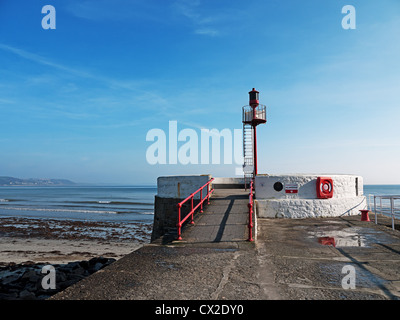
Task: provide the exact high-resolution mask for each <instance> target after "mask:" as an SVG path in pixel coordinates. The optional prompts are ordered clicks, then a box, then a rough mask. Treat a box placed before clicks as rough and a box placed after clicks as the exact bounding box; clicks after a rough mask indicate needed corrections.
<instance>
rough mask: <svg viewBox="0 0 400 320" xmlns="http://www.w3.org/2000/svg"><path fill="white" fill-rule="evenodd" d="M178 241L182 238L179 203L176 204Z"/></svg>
mask: <svg viewBox="0 0 400 320" xmlns="http://www.w3.org/2000/svg"><path fill="white" fill-rule="evenodd" d="M177 206H178V225H177V227H178V238H177V239H178V240H182V236H181V228H182V224H181V208H182V205H181V204H180V203H178V205H177Z"/></svg>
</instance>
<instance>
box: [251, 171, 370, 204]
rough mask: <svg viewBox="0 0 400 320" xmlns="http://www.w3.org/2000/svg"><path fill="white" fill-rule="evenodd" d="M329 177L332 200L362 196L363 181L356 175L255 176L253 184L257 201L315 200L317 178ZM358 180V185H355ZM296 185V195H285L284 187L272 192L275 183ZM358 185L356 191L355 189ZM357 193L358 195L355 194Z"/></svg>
mask: <svg viewBox="0 0 400 320" xmlns="http://www.w3.org/2000/svg"><path fill="white" fill-rule="evenodd" d="M318 177H329V178H332V179H333V197H332V199H339V198H349V197H355V196H357V195H358V196H362V195H363V179H362V177H361V176H356V175H329V174H324V175H311V174H293V175H271V176H270V175H257V176H256V179H255V183H254V187H255V190H256V198H257V199H317V193H316V188H317V178H318ZM356 180H358V183H356ZM278 181H279V182H281V183H282V184H283V185H284V186H285V185H287V184H297V185H298V190H299V191H298V194H286V193H285V187H284V188H283V190H282V191H280V192H278V191H275V190H274V184H275V182H278ZM356 185H358V189H356ZM357 193H358V194H357Z"/></svg>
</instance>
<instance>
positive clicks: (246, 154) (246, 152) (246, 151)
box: [243, 123, 254, 188]
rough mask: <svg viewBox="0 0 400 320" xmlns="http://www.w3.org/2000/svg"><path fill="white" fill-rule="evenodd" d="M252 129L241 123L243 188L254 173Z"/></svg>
mask: <svg viewBox="0 0 400 320" xmlns="http://www.w3.org/2000/svg"><path fill="white" fill-rule="evenodd" d="M253 139H254V137H253V128H252V126H251V125H248V124H245V123H243V159H244V163H243V172H244V184H245V188H246V186H247V183H250V181H251V179H252V178H253V172H254V159H253V156H254V153H253V146H254V142H253Z"/></svg>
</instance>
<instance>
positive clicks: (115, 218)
mask: <svg viewBox="0 0 400 320" xmlns="http://www.w3.org/2000/svg"><path fill="white" fill-rule="evenodd" d="M156 193H157V187H155V186H154V187H152V186H150V187H149V186H65V187H64V186H10V187H9V186H6V187H0V217H3V216H4V217H24V218H49V219H50V218H51V219H68V220H71V219H72V220H87V221H101V222H151V221H153V216H154V196H155V194H156Z"/></svg>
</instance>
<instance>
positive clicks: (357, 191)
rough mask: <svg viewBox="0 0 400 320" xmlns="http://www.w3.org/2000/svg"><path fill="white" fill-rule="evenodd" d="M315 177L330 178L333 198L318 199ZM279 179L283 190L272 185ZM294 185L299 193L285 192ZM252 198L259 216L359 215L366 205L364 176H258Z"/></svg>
mask: <svg viewBox="0 0 400 320" xmlns="http://www.w3.org/2000/svg"><path fill="white" fill-rule="evenodd" d="M318 177H330V178H332V179H333V197H332V198H330V199H318V198H317V193H316V180H317V178H318ZM276 182H281V183H282V185H283V189H282V190H281V191H276V190H275V189H274V184H275V183H276ZM288 185H297V188H298V193H294V194H290V193H286V192H285V186H288ZM255 198H256V206H257V213H258V217H261V218H310V217H329V216H340V215H347V214H348V215H353V214H359V210H360V209H365V208H366V199H365V197H364V196H363V179H362V177H361V176H356V175H329V174H321V175H313V174H293V175H271V176H270V175H258V176H257V177H256V179H255Z"/></svg>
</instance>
